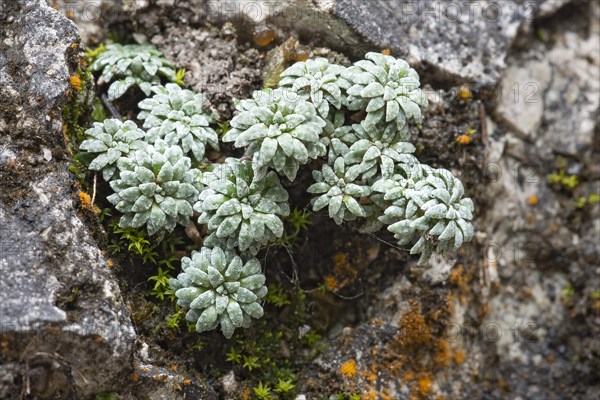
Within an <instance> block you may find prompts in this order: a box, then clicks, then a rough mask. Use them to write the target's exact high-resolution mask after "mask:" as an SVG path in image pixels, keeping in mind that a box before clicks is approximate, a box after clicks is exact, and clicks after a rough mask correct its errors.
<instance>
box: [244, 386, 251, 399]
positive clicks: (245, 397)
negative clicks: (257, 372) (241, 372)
mask: <svg viewBox="0 0 600 400" xmlns="http://www.w3.org/2000/svg"><path fill="white" fill-rule="evenodd" d="M251 394H252V390H250V388H246V389H244V392H243V393H242V400H249V399H250V395H251Z"/></svg>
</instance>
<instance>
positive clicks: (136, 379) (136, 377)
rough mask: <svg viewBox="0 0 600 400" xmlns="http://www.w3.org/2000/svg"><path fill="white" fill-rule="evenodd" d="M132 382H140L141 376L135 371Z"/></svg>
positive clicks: (132, 374)
mask: <svg viewBox="0 0 600 400" xmlns="http://www.w3.org/2000/svg"><path fill="white" fill-rule="evenodd" d="M131 380H132V381H134V382H137V381H139V380H140V376H139V375H138V373H137V371H136V370H133V372H132V373H131Z"/></svg>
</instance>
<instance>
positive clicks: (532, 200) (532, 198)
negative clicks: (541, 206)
mask: <svg viewBox="0 0 600 400" xmlns="http://www.w3.org/2000/svg"><path fill="white" fill-rule="evenodd" d="M539 201H540V200H539V199H538V197H537V196H536V195H535V194H532V195H531V196H528V197H527V204H529V205H530V206H536V205H537V204H538V202H539Z"/></svg>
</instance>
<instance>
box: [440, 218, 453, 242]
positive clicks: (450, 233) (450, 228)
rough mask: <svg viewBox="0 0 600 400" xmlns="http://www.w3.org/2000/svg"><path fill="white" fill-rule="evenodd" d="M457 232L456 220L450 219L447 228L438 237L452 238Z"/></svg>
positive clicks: (442, 239)
mask: <svg viewBox="0 0 600 400" xmlns="http://www.w3.org/2000/svg"><path fill="white" fill-rule="evenodd" d="M455 234H456V223H455V222H454V221H450V222H449V223H448V225H447V226H446V229H444V231H443V232H442V233H441V234H440V236H438V239H439V240H441V241H445V240H450V239H452V238H453V237H454V235H455Z"/></svg>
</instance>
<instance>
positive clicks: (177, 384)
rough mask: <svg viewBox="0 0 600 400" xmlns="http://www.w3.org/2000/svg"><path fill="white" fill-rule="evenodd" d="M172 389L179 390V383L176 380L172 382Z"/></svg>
mask: <svg viewBox="0 0 600 400" xmlns="http://www.w3.org/2000/svg"><path fill="white" fill-rule="evenodd" d="M173 390H175V391H180V390H181V385H180V384H179V383H177V382H173Z"/></svg>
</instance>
